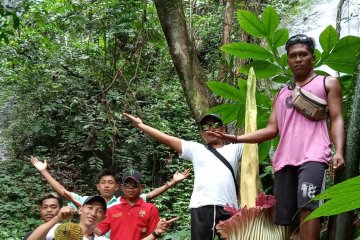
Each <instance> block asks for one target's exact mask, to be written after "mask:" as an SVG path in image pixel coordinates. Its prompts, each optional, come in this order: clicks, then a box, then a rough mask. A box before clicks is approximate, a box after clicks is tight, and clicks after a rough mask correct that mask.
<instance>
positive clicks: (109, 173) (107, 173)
mask: <svg viewBox="0 0 360 240" xmlns="http://www.w3.org/2000/svg"><path fill="white" fill-rule="evenodd" d="M103 176H113V177H114V179H115V181H116V182H117V176H116V173H115V172H114V171H113V170H110V169H107V168H104V169H103V170H101V172H100V173H99V175H98V182H100V179H101V178H102V177H103Z"/></svg>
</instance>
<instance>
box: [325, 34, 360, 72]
mask: <svg viewBox="0 0 360 240" xmlns="http://www.w3.org/2000/svg"><path fill="white" fill-rule="evenodd" d="M359 48H360V38H358V37H355V36H346V37H343V38H342V39H340V40H339V42H338V43H337V44H336V45H335V47H334V49H333V50H332V51H331V53H330V55H329V57H328V58H327V59H326V60H325V61H324V64H326V65H328V66H329V67H331V68H332V69H334V70H335V71H338V72H343V73H348V74H353V72H354V70H355V64H356V54H357V53H358V51H359Z"/></svg>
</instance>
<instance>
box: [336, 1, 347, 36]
mask: <svg viewBox="0 0 360 240" xmlns="http://www.w3.org/2000/svg"><path fill="white" fill-rule="evenodd" d="M344 3H345V0H340V2H339V4H338V6H337V10H336V32H337V33H338V34H339V36H340V32H341V18H342V8H343V6H344Z"/></svg>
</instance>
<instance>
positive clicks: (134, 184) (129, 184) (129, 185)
mask: <svg viewBox="0 0 360 240" xmlns="http://www.w3.org/2000/svg"><path fill="white" fill-rule="evenodd" d="M123 185H124V187H125V188H138V187H139V185H140V183H137V182H124V183H123Z"/></svg>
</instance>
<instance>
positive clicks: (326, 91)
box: [323, 76, 328, 96]
mask: <svg viewBox="0 0 360 240" xmlns="http://www.w3.org/2000/svg"><path fill="white" fill-rule="evenodd" d="M325 80H326V76H324V81H323V83H324V89H325V93H326V96H327V95H328V90H327V89H326V85H325Z"/></svg>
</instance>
